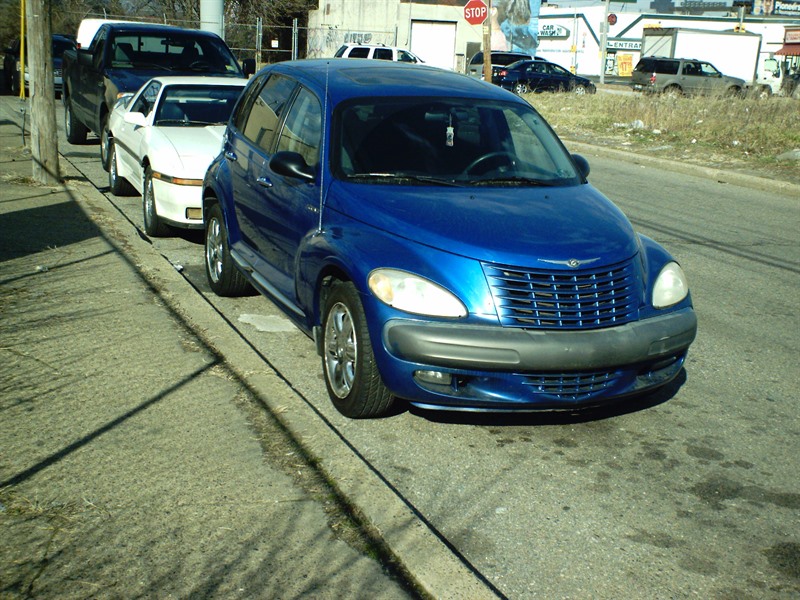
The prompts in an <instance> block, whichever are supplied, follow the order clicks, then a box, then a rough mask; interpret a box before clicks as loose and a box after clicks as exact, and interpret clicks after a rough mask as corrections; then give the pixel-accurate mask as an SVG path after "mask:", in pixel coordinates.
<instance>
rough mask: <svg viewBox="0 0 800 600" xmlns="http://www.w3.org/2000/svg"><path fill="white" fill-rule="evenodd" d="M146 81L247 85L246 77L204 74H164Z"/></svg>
mask: <svg viewBox="0 0 800 600" xmlns="http://www.w3.org/2000/svg"><path fill="white" fill-rule="evenodd" d="M148 81H160V82H161V84H162V85H164V86H169V85H198V86H199V85H214V86H222V85H225V86H232V87H244V86H245V85H247V80H246V79H237V78H234V77H215V76H206V75H188V76H187V75H165V76H163V77H153V78H152V79H150V80H148Z"/></svg>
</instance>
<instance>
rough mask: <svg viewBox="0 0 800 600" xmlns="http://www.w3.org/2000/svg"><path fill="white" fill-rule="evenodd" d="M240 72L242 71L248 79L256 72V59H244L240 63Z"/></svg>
mask: <svg viewBox="0 0 800 600" xmlns="http://www.w3.org/2000/svg"><path fill="white" fill-rule="evenodd" d="M242 71H244V74H245V77H250V75H252V74H253V73H255V72H256V59H255V58H245V59H244V60H243V61H242Z"/></svg>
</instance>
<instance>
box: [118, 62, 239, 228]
mask: <svg viewBox="0 0 800 600" xmlns="http://www.w3.org/2000/svg"><path fill="white" fill-rule="evenodd" d="M246 83H247V81H246V80H244V79H232V78H230V77H156V78H154V79H151V80H150V81H148V82H147V83H145V84H144V85H143V86H142V87H141V89H139V91H138V92H136V93H135V94H133V95H131V96H128V97H123V98H121V99H120V100H119V101H118V102H117V105H116V106H115V107H114V110H113V111H112V113H111V117H110V120H109V132H110V136H111V140H110V145H109V163H110V164H109V169H108V185H109V187H110V188H111V193H113V194H114V195H118V196H120V195H125V194H132V193H133V192H134V190H135V191H136V192H139V193H140V194H141V195H142V205H143V213H144V230H145V233H147V235H150V236H154V237H155V236H163V235H167V234H168V233H169V228H170V226H175V227H182V228H188V229H200V228H202V226H203V211H202V183H203V177H204V176H205V173H206V169H208V165H209V164H210V163H211V161H212V160H213V159H214V158H215V157H216V156H217V154H219V152H220V149H221V148H222V134H223V133H224V132H225V125H226V124H227V122H228V119H229V118H230V116H231V112H232V111H233V107H234V105H235V104H236V101H237V99H238V98H239V96H240V95H241V93H242V89H244V86H245V84H246Z"/></svg>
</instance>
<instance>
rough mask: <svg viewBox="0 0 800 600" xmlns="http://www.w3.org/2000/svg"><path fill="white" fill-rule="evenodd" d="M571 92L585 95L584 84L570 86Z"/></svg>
mask: <svg viewBox="0 0 800 600" xmlns="http://www.w3.org/2000/svg"><path fill="white" fill-rule="evenodd" d="M572 93H573V94H577V95H578V96H585V95H586V86H585V85H583V84H581V83H578V84H576V85H575V87H573V88H572Z"/></svg>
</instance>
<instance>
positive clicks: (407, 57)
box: [397, 50, 417, 63]
mask: <svg viewBox="0 0 800 600" xmlns="http://www.w3.org/2000/svg"><path fill="white" fill-rule="evenodd" d="M397 60H398V61H400V62H409V63H415V62H417V59H416V58H414V57H413V56H411V54H409V53H408V52H406V51H405V50H398V51H397Z"/></svg>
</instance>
